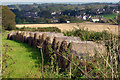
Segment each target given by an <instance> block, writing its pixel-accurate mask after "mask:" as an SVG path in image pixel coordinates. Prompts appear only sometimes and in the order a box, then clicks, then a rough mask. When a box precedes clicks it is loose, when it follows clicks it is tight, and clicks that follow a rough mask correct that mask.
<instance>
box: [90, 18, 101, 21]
mask: <svg viewBox="0 0 120 80" xmlns="http://www.w3.org/2000/svg"><path fill="white" fill-rule="evenodd" d="M90 21H92V22H99V21H100V19H99V18H97V17H93V18H91V19H90Z"/></svg>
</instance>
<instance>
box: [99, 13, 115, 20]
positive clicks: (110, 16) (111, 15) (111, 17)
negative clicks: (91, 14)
mask: <svg viewBox="0 0 120 80" xmlns="http://www.w3.org/2000/svg"><path fill="white" fill-rule="evenodd" d="M101 16H103V17H105V18H106V19H113V18H114V17H116V16H117V14H107V15H101Z"/></svg>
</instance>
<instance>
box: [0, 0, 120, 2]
mask: <svg viewBox="0 0 120 80" xmlns="http://www.w3.org/2000/svg"><path fill="white" fill-rule="evenodd" d="M119 1H120V0H2V1H0V2H119Z"/></svg>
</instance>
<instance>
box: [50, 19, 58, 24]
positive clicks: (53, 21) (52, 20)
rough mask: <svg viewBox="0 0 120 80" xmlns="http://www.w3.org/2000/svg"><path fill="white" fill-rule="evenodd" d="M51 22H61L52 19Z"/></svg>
mask: <svg viewBox="0 0 120 80" xmlns="http://www.w3.org/2000/svg"><path fill="white" fill-rule="evenodd" d="M51 22H52V23H57V22H59V21H58V20H57V19H51Z"/></svg>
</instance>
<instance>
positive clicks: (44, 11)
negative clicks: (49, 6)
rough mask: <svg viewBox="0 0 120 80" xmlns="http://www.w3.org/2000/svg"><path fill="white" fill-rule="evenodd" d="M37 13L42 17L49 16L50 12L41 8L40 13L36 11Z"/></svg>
mask: <svg viewBox="0 0 120 80" xmlns="http://www.w3.org/2000/svg"><path fill="white" fill-rule="evenodd" d="M38 15H39V16H40V17H44V18H50V17H51V13H50V12H49V11H48V10H43V11H41V12H40V13H38Z"/></svg>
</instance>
